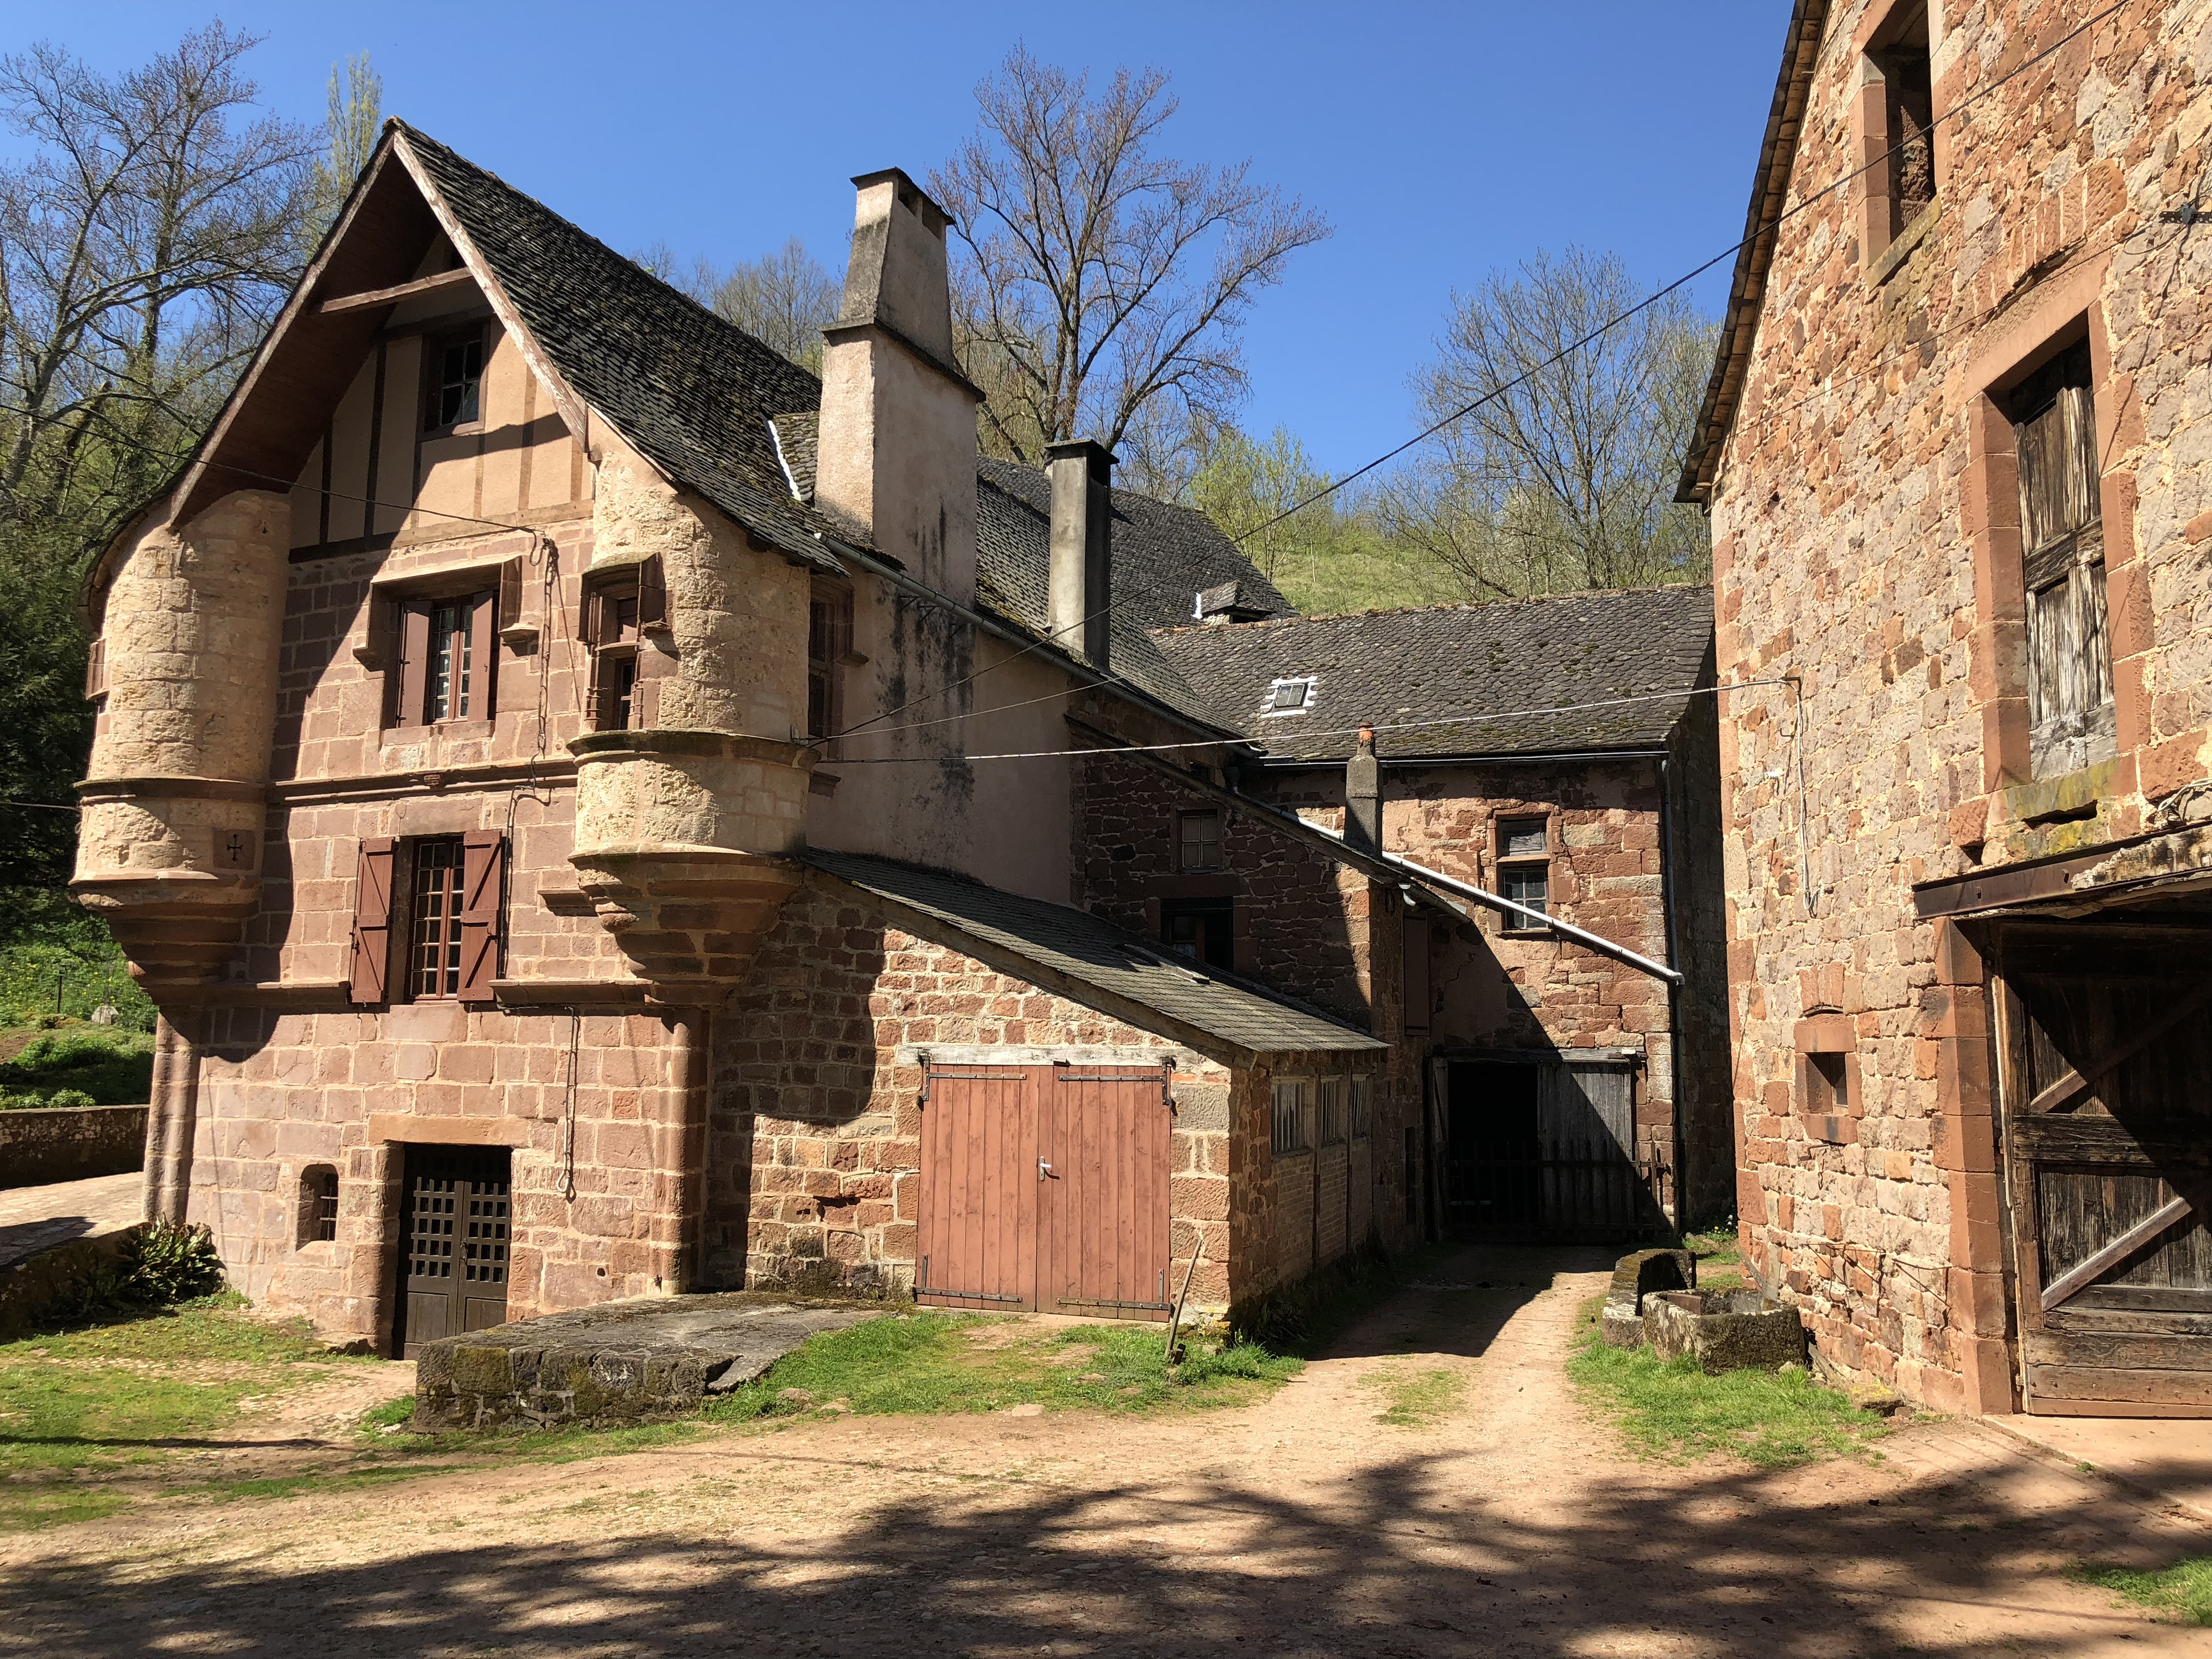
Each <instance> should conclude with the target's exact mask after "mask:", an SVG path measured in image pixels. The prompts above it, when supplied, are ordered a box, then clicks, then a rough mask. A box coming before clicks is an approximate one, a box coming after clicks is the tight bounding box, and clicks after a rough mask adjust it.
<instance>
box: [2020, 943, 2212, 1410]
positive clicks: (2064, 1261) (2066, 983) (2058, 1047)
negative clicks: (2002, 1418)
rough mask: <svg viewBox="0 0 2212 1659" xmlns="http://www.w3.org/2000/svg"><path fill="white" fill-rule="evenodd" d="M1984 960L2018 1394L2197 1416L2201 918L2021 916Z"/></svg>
mask: <svg viewBox="0 0 2212 1659" xmlns="http://www.w3.org/2000/svg"><path fill="white" fill-rule="evenodd" d="M1998 963H1999V973H2000V976H2001V982H2000V986H1999V997H1998V1001H1999V1006H2000V1009H2001V1014H2000V1024H1999V1043H2000V1060H2001V1065H2000V1073H1999V1075H2000V1088H2001V1091H2002V1097H2003V1109H2004V1120H2003V1127H2004V1148H2005V1168H2006V1177H2007V1182H2008V1196H2009V1199H2010V1201H2011V1211H2012V1228H2013V1265H2014V1270H2015V1287H2016V1297H2017V1304H2016V1305H2017V1308H2018V1312H2019V1319H2020V1329H2021V1373H2022V1382H2023V1384H2024V1396H2025V1400H2026V1403H2027V1409H2028V1410H2029V1411H2031V1412H2038V1413H2050V1414H2063V1415H2074V1416H2081V1415H2087V1416H2173V1417H2204V1416H2212V1232H2208V1231H2207V1228H2206V1218H2207V1215H2208V1212H2212V935H2208V934H2205V933H2197V932H2194V931H2192V930H2185V929H2169V930H2160V929H2156V928H2151V927H2111V928H2109V929H2108V928H2107V927H2105V926H2102V925H2100V923H2098V922H2095V921H2086V922H2080V923H2075V924H2070V925H2069V924H2057V925H2042V926H2021V927H2014V928H2010V929H2008V930H2007V932H2006V933H2005V935H2004V937H2003V938H2002V940H2001V941H2000V945H1999V954H1998Z"/></svg>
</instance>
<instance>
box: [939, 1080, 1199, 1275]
mask: <svg viewBox="0 0 2212 1659" xmlns="http://www.w3.org/2000/svg"><path fill="white" fill-rule="evenodd" d="M1167 1076H1168V1074H1167V1073H1165V1072H1164V1070H1163V1069H1162V1068H1160V1067H1158V1066H1073V1065H1070V1066H943V1067H940V1068H933V1069H932V1070H931V1071H930V1072H929V1073H928V1085H927V1091H926V1092H925V1096H924V1099H923V1102H922V1112H921V1206H920V1207H921V1261H919V1262H918V1263H917V1264H916V1265H917V1267H918V1268H919V1270H920V1276H919V1279H918V1280H917V1283H916V1291H915V1294H916V1297H917V1298H918V1299H919V1300H921V1301H922V1302H924V1303H927V1304H931V1305H933V1306H936V1307H950V1308H974V1309H979V1310H986V1309H997V1310H1014V1309H1027V1310H1035V1311H1040V1312H1044V1313H1064V1314H1084V1315H1097V1316H1102V1317H1108V1318H1132V1319H1159V1318H1164V1317H1165V1316H1166V1314H1167V1311H1168V1283H1167V1278H1168V1145H1169V1133H1170V1127H1171V1118H1170V1110H1169V1105H1168V1090H1167Z"/></svg>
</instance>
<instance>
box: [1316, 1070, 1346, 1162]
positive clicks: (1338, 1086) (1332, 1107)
mask: <svg viewBox="0 0 2212 1659" xmlns="http://www.w3.org/2000/svg"><path fill="white" fill-rule="evenodd" d="M1348 1107H1349V1101H1348V1099H1347V1091H1346V1087H1345V1079H1342V1078H1340V1077H1324V1078H1316V1079H1315V1080H1314V1118H1315V1122H1316V1130H1315V1134H1314V1144H1315V1145H1316V1146H1337V1145H1339V1144H1340V1143H1341V1144H1343V1145H1345V1146H1349V1145H1351V1143H1352V1125H1351V1121H1350V1117H1349V1113H1348Z"/></svg>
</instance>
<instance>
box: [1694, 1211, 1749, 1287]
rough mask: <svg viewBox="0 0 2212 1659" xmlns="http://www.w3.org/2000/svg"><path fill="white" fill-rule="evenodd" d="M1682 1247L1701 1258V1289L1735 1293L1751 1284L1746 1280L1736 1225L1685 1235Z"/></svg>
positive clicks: (1699, 1264)
mask: <svg viewBox="0 0 2212 1659" xmlns="http://www.w3.org/2000/svg"><path fill="white" fill-rule="evenodd" d="M1682 1246H1683V1248H1684V1249H1686V1250H1688V1251H1689V1252H1690V1254H1691V1255H1694V1256H1695V1257H1697V1259H1698V1285H1699V1289H1701V1290H1708V1291H1734V1290H1742V1289H1744V1288H1746V1287H1747V1286H1748V1285H1749V1284H1750V1282H1751V1281H1750V1280H1749V1279H1747V1278H1746V1277H1745V1275H1744V1271H1743V1251H1742V1247H1741V1244H1740V1243H1738V1241H1737V1238H1736V1231H1735V1227H1734V1226H1733V1225H1722V1226H1718V1227H1711V1228H1708V1229H1707V1230H1706V1231H1704V1232H1699V1233H1686V1234H1685V1235H1684V1236H1683V1238H1682Z"/></svg>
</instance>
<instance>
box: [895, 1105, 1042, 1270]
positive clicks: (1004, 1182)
mask: <svg viewBox="0 0 2212 1659" xmlns="http://www.w3.org/2000/svg"><path fill="white" fill-rule="evenodd" d="M1037 1158H1038V1146H1037V1108H1036V1088H1035V1085H1034V1082H1033V1080H1032V1079H1031V1077H1030V1073H1027V1072H1025V1071H1021V1070H1014V1069H1007V1068H994V1069H992V1070H989V1071H982V1070H971V1071H951V1072H939V1073H931V1074H930V1079H929V1100H928V1103H927V1106H925V1107H924V1108H923V1110H922V1114H921V1204H920V1218H921V1225H920V1229H919V1232H920V1239H921V1244H920V1249H921V1263H920V1266H921V1289H920V1296H919V1299H920V1300H921V1301H923V1302H925V1303H927V1304H932V1305H933V1306H937V1307H950V1308H977V1309H999V1310H1009V1309H1013V1308H1030V1309H1034V1308H1035V1307H1036V1305H1037V1287H1036V1254H1037V1251H1036V1235H1037V1212H1038V1196H1037V1188H1038V1185H1039V1182H1038V1179H1037V1174H1036V1164H1037Z"/></svg>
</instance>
